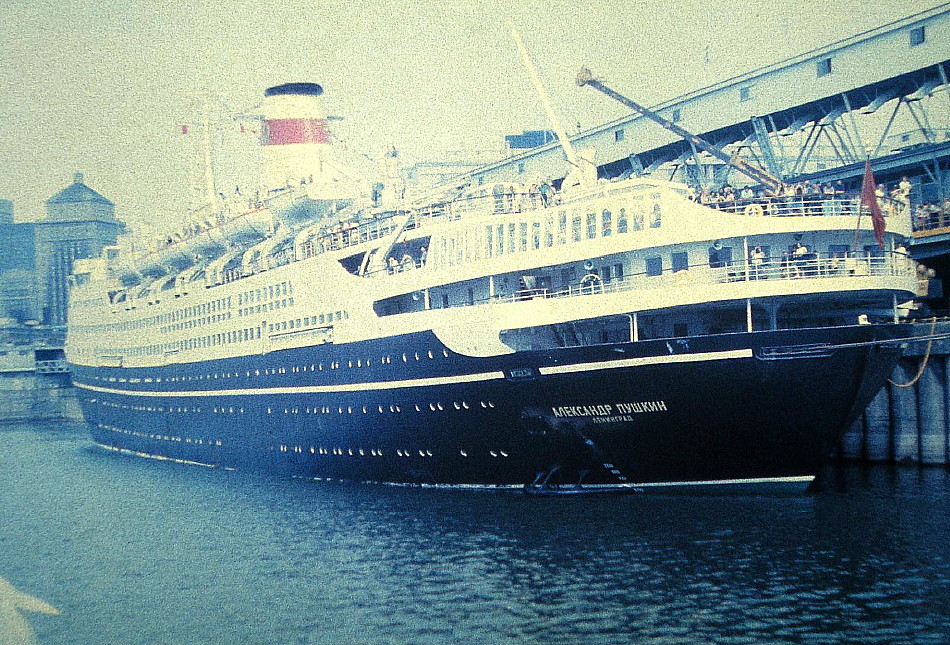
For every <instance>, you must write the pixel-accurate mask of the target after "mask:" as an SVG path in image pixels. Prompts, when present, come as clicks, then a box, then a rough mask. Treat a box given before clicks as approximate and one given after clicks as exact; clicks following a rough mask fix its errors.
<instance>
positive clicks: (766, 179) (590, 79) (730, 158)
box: [577, 67, 785, 194]
mask: <svg viewBox="0 0 950 645" xmlns="http://www.w3.org/2000/svg"><path fill="white" fill-rule="evenodd" d="M577 84H578V85H579V86H580V87H584V86H585V85H589V86H591V87H593V88H594V89H595V90H599V91H600V92H602V93H604V94H606V95H607V96H609V97H610V98H612V99H614V100H616V101H619V102H620V103H622V104H623V105H626V106H627V107H628V108H630V109H631V110H633V111H635V112H639V113H640V114H642V115H643V116H645V117H647V118H648V119H651V120H653V121H656V122H657V123H659V124H660V125H662V126H663V127H664V128H666V129H667V130H669V131H670V132H672V133H674V134H675V135H677V136H679V137H682V138H683V139H685V140H687V141H689V142H690V143H691V144H693V145H694V146H696V147H697V148H699V149H700V150H705V151H706V152H708V153H709V154H711V155H712V156H714V157H716V158H717V159H720V160H721V161H723V162H725V163H727V164H729V165H730V166H732V167H733V168H735V169H736V170H738V171H739V172H741V173H742V174H744V175H745V176H747V177H750V178H751V179H752V180H753V181H755V182H756V183H759V184H762V185H764V186H766V187H768V188H769V189H770V190H771V191H773V192H774V193H776V194H778V193H779V192H780V191H781V190H782V188H783V186H784V185H785V184H784V183H783V182H782V180H781V179H779V178H778V177H776V176H775V175H772V174H770V173H768V172H766V171H765V170H762V169H761V168H758V167H756V166H753V165H752V164H750V163H747V162H746V161H744V160H742V159H739V158H738V157H737V156H735V155H729V154H727V153H726V152H725V151H724V150H722V149H721V148H718V147H716V146H714V145H713V144H711V143H709V142H708V141H706V140H705V139H701V138H700V137H697V136H696V135H695V134H693V133H692V132H689V131H688V130H684V129H683V128H681V127H680V126H678V125H676V124H675V123H673V122H672V121H670V120H668V119H664V118H663V117H662V116H660V115H659V114H657V113H656V112H653V111H652V110H648V109H647V108H645V107H643V106H642V105H640V104H639V103H636V102H634V101H632V100H630V99H628V98H627V97H626V96H624V95H623V94H620V93H619V92H617V91H615V90H612V89H610V88H609V87H607V86H606V85H604V84H603V83H602V82H600V81H599V80H597V79H596V78H594V76H593V74H592V73H591V71H590V70H589V69H587V68H586V67H583V68H581V71H580V72H578V74H577Z"/></svg>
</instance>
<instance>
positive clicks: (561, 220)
mask: <svg viewBox="0 0 950 645" xmlns="http://www.w3.org/2000/svg"><path fill="white" fill-rule="evenodd" d="M557 243H558V244H566V243H567V212H565V211H561V212H560V213H558V216H557Z"/></svg>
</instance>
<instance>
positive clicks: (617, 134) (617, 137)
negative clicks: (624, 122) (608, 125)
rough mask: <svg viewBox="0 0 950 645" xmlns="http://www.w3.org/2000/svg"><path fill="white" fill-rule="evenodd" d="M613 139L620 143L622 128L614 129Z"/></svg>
mask: <svg viewBox="0 0 950 645" xmlns="http://www.w3.org/2000/svg"><path fill="white" fill-rule="evenodd" d="M614 141H616V142H617V143H620V142H621V141H623V128H620V129H619V130H614Z"/></svg>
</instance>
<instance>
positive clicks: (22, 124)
mask: <svg viewBox="0 0 950 645" xmlns="http://www.w3.org/2000/svg"><path fill="white" fill-rule="evenodd" d="M939 4H941V3H940V2H934V1H931V0H927V1H924V0H874V1H873V2H867V1H866V0H835V1H834V2H829V1H820V0H771V1H768V0H718V1H717V2H709V1H708V0H706V1H703V2H699V1H696V0H608V1H601V2H595V1H593V0H547V1H542V0H520V1H517V0H514V1H508V0H455V1H447V0H442V1H437V0H309V1H303V0H248V1H241V0H175V1H173V2H169V1H158V0H155V1H143V0H99V1H98V2H82V1H78V0H0V70H3V74H2V75H0V158H2V159H3V166H2V172H0V198H4V199H10V200H13V201H14V212H15V216H16V219H17V220H18V221H25V220H30V219H35V218H37V217H40V216H42V215H43V213H44V206H43V203H44V201H45V200H46V199H48V198H49V197H51V196H53V195H54V194H55V193H56V192H58V191H59V190H61V189H62V188H65V187H66V186H67V185H69V184H70V183H71V182H72V177H73V174H74V173H75V172H82V173H84V176H85V182H86V184H87V185H88V186H90V187H91V188H93V189H95V190H97V191H98V192H100V193H102V194H103V195H105V196H106V197H108V198H109V199H111V200H112V201H113V202H115V204H116V215H117V217H119V218H120V219H123V220H125V221H127V222H128V223H130V224H131V225H132V227H133V228H135V227H137V226H139V225H140V224H141V223H151V224H153V225H154V224H155V223H161V222H164V221H180V220H181V219H182V218H183V216H184V213H185V211H186V210H187V207H188V204H189V195H190V193H191V184H190V181H189V175H188V168H189V162H188V160H189V158H190V157H189V148H188V147H187V146H188V145H190V144H187V143H186V141H185V137H182V136H181V128H180V125H181V124H182V123H190V122H194V121H195V120H196V116H195V105H196V101H195V97H196V96H197V95H198V94H199V93H203V92H206V93H210V94H211V95H213V96H216V97H218V98H219V99H220V100H221V101H223V102H224V103H225V104H226V105H227V106H229V107H230V108H231V109H233V110H234V111H238V112H241V111H253V109H254V108H255V106H258V105H259V103H260V97H261V95H262V92H263V90H264V89H265V88H267V87H269V86H271V85H276V84H279V83H283V82H288V81H310V82H317V83H320V84H321V85H322V86H323V87H324V90H325V93H324V102H325V104H326V107H327V110H328V112H329V113H330V114H332V115H334V116H341V117H342V120H341V121H335V122H333V123H331V127H332V128H333V130H334V132H335V134H337V135H339V136H340V137H341V138H342V139H343V140H345V141H346V144H347V149H348V150H359V151H361V152H364V153H365V154H367V155H369V156H371V157H379V156H380V154H381V153H382V151H383V150H385V149H387V148H389V147H391V146H395V147H396V149H397V150H399V151H400V153H401V155H402V158H403V160H404V163H412V162H414V161H419V160H438V159H440V158H444V157H445V156H446V155H447V154H448V151H451V150H473V149H478V150H486V149H499V150H500V149H501V148H502V145H503V141H504V136H505V135H506V134H513V133H520V132H522V131H524V130H531V129H540V128H547V127H549V126H548V124H547V122H546V119H545V116H544V112H543V111H542V109H541V106H540V102H539V100H538V98H537V95H536V93H535V90H534V88H533V86H532V85H531V82H530V79H529V77H528V75H527V74H526V72H525V71H524V67H523V64H522V61H521V58H520V56H519V54H518V50H517V48H516V45H515V44H514V41H513V39H512V37H511V33H510V31H509V29H508V28H507V27H506V23H507V22H509V21H510V22H511V23H512V24H514V25H515V26H516V27H518V29H519V30H520V31H521V33H522V37H523V39H524V42H525V44H526V46H527V48H528V50H529V52H530V53H531V56H532V58H533V59H534V61H535V63H536V65H537V67H538V68H539V70H540V75H541V78H542V80H543V81H544V83H545V85H546V87H547V90H548V93H549V94H550V95H551V97H552V103H553V105H554V108H555V110H556V111H557V113H558V114H559V116H560V118H561V120H562V121H563V122H564V123H565V124H570V125H571V126H572V128H573V127H576V124H578V123H579V124H581V126H582V127H583V128H587V127H592V126H595V125H597V124H599V123H603V122H605V121H608V120H610V119H613V118H616V117H619V116H622V115H623V114H624V108H623V107H622V106H619V105H618V104H615V103H612V102H611V101H610V100H609V99H607V98H606V97H603V96H601V95H599V94H597V93H595V92H593V91H591V90H590V89H581V88H578V87H577V86H576V85H575V84H574V77H575V75H576V74H577V71H578V69H579V68H580V67H581V66H588V67H590V68H591V69H592V70H593V71H594V73H595V74H596V75H597V76H598V78H602V79H604V80H605V81H606V82H608V83H609V84H611V85H612V86H614V87H616V88H617V89H618V90H620V91H622V92H623V93H625V94H627V95H629V96H631V97H632V98H634V100H636V101H638V102H641V103H644V104H646V105H652V104H656V103H659V102H661V101H664V100H667V99H669V98H673V97H675V96H678V95H680V94H682V93H684V92H687V91H689V90H692V89H697V88H700V87H704V86H706V85H710V84H712V83H715V82H717V81H720V80H723V79H726V78H729V77H732V76H735V75H736V74H740V73H743V72H746V71H749V70H751V69H755V68H757V67H760V66H762V65H767V64H769V63H772V62H775V61H778V60H781V59H784V58H788V57H790V56H794V55H796V54H798V53H802V52H805V51H808V50H811V49H814V48H816V47H820V46H823V45H825V44H828V43H830V42H833V41H836V40H840V39H843V38H846V37H848V36H851V35H854V34H857V33H860V32H862V31H865V30H867V29H872V28H874V27H877V26H880V25H883V24H886V23H888V22H891V21H893V20H897V19H900V18H903V17H905V16H907V15H910V14H912V13H916V12H918V11H923V10H925V9H928V8H931V7H934V6H937V5H939Z"/></svg>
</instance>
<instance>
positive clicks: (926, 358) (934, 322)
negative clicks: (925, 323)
mask: <svg viewBox="0 0 950 645" xmlns="http://www.w3.org/2000/svg"><path fill="white" fill-rule="evenodd" d="M930 321H931V324H930V336H931V337H932V336H933V335H934V330H935V329H937V317H936V316H934V317H933V318H931V319H930ZM933 346H934V339H933V338H931V339H930V340H929V341H927V351H926V352H924V359H923V360H922V361H920V369H918V370H917V374H916V375H915V376H914V378H912V379H911V380H910V381H908V382H907V383H895V382H894V381H892V380H891V379H887V382H888V383H890V384H891V385H893V386H894V387H910V386H912V385H914V384H915V383H917V381H919V380H920V377H921V376H923V375H924V368H926V367H927V361H929V360H930V350H931V349H932V348H933Z"/></svg>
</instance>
